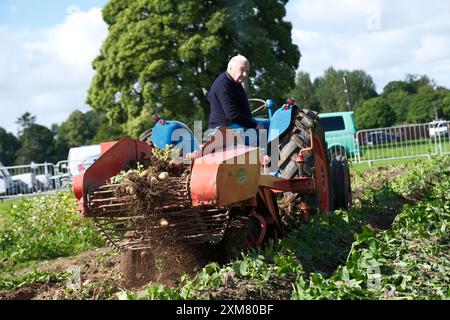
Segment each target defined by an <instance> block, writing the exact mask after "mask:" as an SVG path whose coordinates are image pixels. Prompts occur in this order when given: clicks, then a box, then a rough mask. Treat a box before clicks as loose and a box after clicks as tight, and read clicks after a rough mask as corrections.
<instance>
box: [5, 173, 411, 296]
mask: <svg viewBox="0 0 450 320" xmlns="http://www.w3.org/2000/svg"><path fill="white" fill-rule="evenodd" d="M165 169H167V168H165ZM167 171H168V172H170V174H172V175H173V174H174V172H173V171H172V172H171V171H170V170H167ZM178 174H184V173H181V172H179V173H178ZM178 174H176V175H178ZM400 174H402V172H400V171H397V170H396V169H395V168H391V169H389V170H387V169H384V168H376V169H372V170H370V171H368V172H367V173H365V175H372V176H373V177H376V178H374V179H372V182H371V183H372V187H373V186H375V187H376V185H377V184H378V185H379V186H381V185H382V183H383V181H386V179H393V178H394V177H395V176H398V175H400ZM143 176H144V175H143ZM144 179H146V180H148V181H149V182H150V181H151V180H152V183H153V182H154V183H158V181H156V179H151V178H148V175H147V176H146V177H144ZM162 180H164V179H162ZM130 181H131V182H133V181H134V182H133V183H134V184H136V183H139V182H136V180H133V179H131V180H130ZM129 185H131V184H129ZM129 190H130V188H128V190H125V191H122V192H128V193H129ZM361 195H362V190H358V189H357V190H353V199H354V200H356V199H358V198H359V197H360V196H361ZM138 200H139V199H138ZM138 200H137V201H136V202H135V206H136V207H139V203H138V202H139V201H138ZM413 201H414V199H404V198H401V197H399V198H398V199H394V200H391V201H389V202H385V203H383V204H380V206H377V207H376V208H373V210H370V208H369V210H368V211H367V219H366V224H367V225H368V226H369V228H371V229H372V230H374V231H376V232H379V231H383V230H386V229H388V228H390V226H391V224H392V222H393V220H394V218H395V216H396V214H397V213H398V212H399V211H400V209H401V207H402V206H403V205H404V204H405V203H407V202H413ZM380 210H381V212H383V213H384V214H380ZM341 242H342V247H345V248H347V249H348V250H350V247H351V244H352V242H353V239H352V237H351V235H350V236H348V237H344V238H343V239H342V241H341ZM219 249H220V248H219V247H211V246H205V245H179V244H174V243H172V244H170V245H164V243H156V245H154V246H153V247H151V248H146V249H137V250H124V251H123V252H122V253H119V252H118V251H117V250H116V249H115V248H113V247H110V246H108V247H104V248H99V249H95V250H90V251H86V252H83V253H81V254H79V255H76V256H73V257H68V258H59V259H55V260H51V261H45V262H41V263H39V265H38V266H37V269H38V270H40V271H47V272H68V271H70V272H72V273H73V274H74V277H73V279H70V280H68V281H62V282H58V283H54V284H51V283H45V284H40V283H36V284H34V285H31V286H28V287H22V288H20V289H16V290H12V291H7V292H0V300H3V299H8V300H10V299H21V300H29V299H39V300H52V299H94V300H98V299H117V293H119V292H121V289H123V288H128V289H131V290H133V291H139V290H141V289H143V288H144V287H146V286H148V285H149V284H164V285H166V286H170V287H177V286H179V285H181V284H182V282H181V275H183V274H185V273H186V274H189V275H195V274H196V273H198V272H199V271H201V269H202V268H203V267H204V266H205V265H206V264H208V263H209V262H213V261H215V262H219V263H221V264H222V263H226V261H224V259H223V256H221V254H222V250H219ZM301 262H302V261H301ZM340 263H342V262H337V261H333V262H328V263H326V262H317V263H311V262H305V263H303V262H302V265H303V268H304V269H305V271H307V272H308V271H310V272H311V271H318V270H320V271H321V272H325V273H330V274H331V273H333V272H334V271H335V270H336V268H337V267H338V265H339V264H340ZM27 271H30V270H26V269H24V270H21V271H20V272H21V273H24V272H27ZM223 282H224V285H223V286H221V287H220V288H216V289H214V290H213V291H211V292H209V298H210V299H270V300H272V299H275V300H284V299H289V298H290V296H291V292H292V282H293V279H292V278H290V277H286V276H278V275H273V276H272V277H271V278H270V279H269V280H268V282H267V284H265V286H264V290H261V288H260V286H258V283H256V281H254V280H251V279H245V278H240V277H238V276H236V275H235V274H234V273H233V272H230V273H228V274H226V275H225V276H224V279H223ZM71 287H72V288H71ZM73 288H75V289H73Z"/></svg>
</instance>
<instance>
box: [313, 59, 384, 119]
mask: <svg viewBox="0 0 450 320" xmlns="http://www.w3.org/2000/svg"><path fill="white" fill-rule="evenodd" d="M344 76H346V77H347V84H348V91H349V94H350V97H351V100H352V110H357V109H358V107H359V106H360V105H361V104H362V103H363V102H364V101H365V100H367V99H370V98H373V97H376V96H377V92H376V91H375V84H374V82H373V80H372V77H371V76H370V75H368V74H367V73H366V72H365V71H362V70H354V71H347V70H335V69H334V68H333V67H330V68H328V69H327V70H325V72H324V75H323V76H321V77H318V78H316V79H315V80H314V86H315V90H316V95H317V99H318V100H319V104H320V108H321V110H322V112H334V111H348V106H347V97H346V94H345V91H344V90H345V87H344V81H343V77H344Z"/></svg>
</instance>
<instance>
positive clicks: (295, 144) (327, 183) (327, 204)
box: [279, 108, 333, 222]
mask: <svg viewBox="0 0 450 320" xmlns="http://www.w3.org/2000/svg"><path fill="white" fill-rule="evenodd" d="M311 132H312V134H313V144H314V148H313V151H311V152H306V153H304V161H305V162H304V164H303V165H300V164H299V163H298V162H297V161H296V157H297V155H298V154H299V152H300V150H301V149H304V148H309V147H311V138H310V133H311ZM279 148H280V160H279V171H280V175H281V177H283V178H286V179H292V178H296V177H300V176H306V177H314V179H315V184H316V190H315V192H314V194H312V195H299V194H293V193H285V194H284V197H283V205H284V209H285V211H286V212H287V213H288V214H289V215H292V213H293V212H292V211H293V210H294V211H298V210H299V209H298V208H299V204H300V203H302V202H303V203H304V204H305V203H306V204H307V206H308V207H309V210H307V212H306V213H305V211H303V218H302V220H303V222H306V221H308V212H309V211H311V212H314V211H321V212H329V211H331V210H332V209H333V203H332V200H333V195H332V193H333V190H332V188H331V179H330V174H329V165H328V164H329V160H328V153H327V144H326V142H325V135H324V132H323V129H322V127H321V125H320V123H319V117H318V116H317V114H316V113H315V112H313V111H309V110H302V109H298V108H296V110H294V115H293V119H292V123H291V127H290V129H289V130H287V132H286V133H285V134H284V135H283V136H282V137H281V139H280V147H279Z"/></svg>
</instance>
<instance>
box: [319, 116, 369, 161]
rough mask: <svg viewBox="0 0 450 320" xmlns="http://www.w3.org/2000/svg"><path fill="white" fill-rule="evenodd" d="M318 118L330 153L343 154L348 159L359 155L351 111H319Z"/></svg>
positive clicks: (353, 117) (355, 128)
mask: <svg viewBox="0 0 450 320" xmlns="http://www.w3.org/2000/svg"><path fill="white" fill-rule="evenodd" d="M319 118H320V123H321V125H322V127H323V129H324V131H325V141H326V142H327V144H328V150H330V152H331V153H332V154H339V155H345V156H346V157H347V158H348V159H352V158H357V157H359V156H361V150H360V149H359V146H358V141H357V140H356V132H357V131H358V129H357V127H356V124H355V116H354V113H353V111H347V112H332V113H319Z"/></svg>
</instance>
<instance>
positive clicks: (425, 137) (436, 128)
mask: <svg viewBox="0 0 450 320" xmlns="http://www.w3.org/2000/svg"><path fill="white" fill-rule="evenodd" d="M356 142H357V144H358V149H359V152H358V153H357V154H356V155H355V156H354V157H353V158H352V159H351V161H352V162H357V163H364V162H366V163H369V164H371V163H373V162H375V161H381V160H394V159H407V158H419V157H431V156H442V155H445V154H450V121H439V122H436V123H434V122H431V123H426V124H417V125H405V126H396V127H389V128H378V129H371V130H360V131H358V132H357V134H356Z"/></svg>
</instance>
